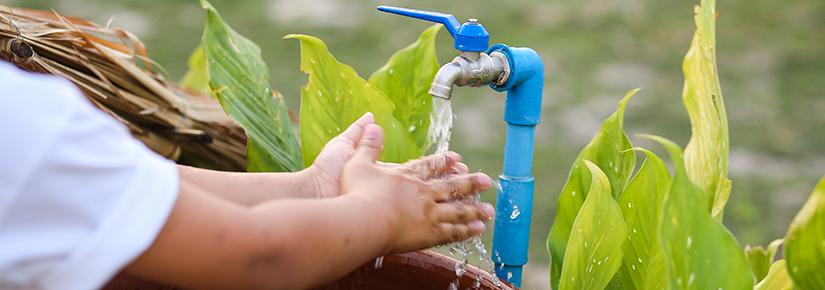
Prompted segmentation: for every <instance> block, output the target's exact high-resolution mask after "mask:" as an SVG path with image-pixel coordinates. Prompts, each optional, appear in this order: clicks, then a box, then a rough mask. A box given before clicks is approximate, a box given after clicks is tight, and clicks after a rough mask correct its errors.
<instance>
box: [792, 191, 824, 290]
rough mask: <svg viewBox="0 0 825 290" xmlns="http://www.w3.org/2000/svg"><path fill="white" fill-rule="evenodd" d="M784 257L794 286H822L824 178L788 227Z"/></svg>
mask: <svg viewBox="0 0 825 290" xmlns="http://www.w3.org/2000/svg"><path fill="white" fill-rule="evenodd" d="M785 258H786V259H787V260H788V269H789V270H790V271H789V272H790V275H791V277H792V278H793V282H794V285H796V287H798V288H799V289H802V290H818V289H825V177H823V178H822V180H820V181H819V184H817V185H816V188H814V191H813V193H811V197H809V198H808V201H807V202H805V205H804V206H802V209H801V210H800V211H799V213H798V214H796V217H794V219H793V222H792V223H791V227H790V229H788V235H787V236H786V237H785Z"/></svg>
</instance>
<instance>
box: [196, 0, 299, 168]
mask: <svg viewBox="0 0 825 290" xmlns="http://www.w3.org/2000/svg"><path fill="white" fill-rule="evenodd" d="M201 6H202V7H203V9H204V10H206V28H205V29H204V32H203V39H202V43H201V47H202V48H203V55H204V58H205V60H206V68H207V70H206V71H207V74H206V75H207V76H208V83H209V89H210V92H211V94H212V95H213V96H214V97H215V98H217V99H218V100H219V101H220V102H221V106H223V109H224V111H226V113H227V114H229V116H231V117H232V118H233V119H234V120H235V121H236V122H238V124H240V125H241V127H242V128H243V129H244V131H246V134H247V136H248V144H247V169H248V170H249V171H296V170H299V169H301V168H302V166H301V153H300V147H299V145H298V139H297V138H296V136H295V132H294V130H293V128H292V123H291V122H290V120H289V113H288V111H287V108H286V105H285V104H284V99H283V97H281V95H280V94H278V93H277V92H273V91H272V90H271V89H270V88H269V69H268V68H267V66H266V63H264V61H263V59H261V49H260V48H259V47H258V46H257V45H255V43H253V42H252V41H250V40H249V39H246V38H245V37H243V36H242V35H240V34H239V33H237V32H235V30H233V29H232V28H231V27H229V25H227V24H226V23H225V22H224V21H223V19H221V16H220V14H218V11H217V10H215V8H214V7H212V5H211V4H209V2H207V1H205V0H202V1H201ZM196 53H197V52H196ZM193 58H194V59H195V60H196V61H194V63H195V64H196V65H197V64H198V61H197V54H195V57H193ZM201 63H202V62H201ZM201 75H203V74H201ZM192 83H197V82H195V81H192Z"/></svg>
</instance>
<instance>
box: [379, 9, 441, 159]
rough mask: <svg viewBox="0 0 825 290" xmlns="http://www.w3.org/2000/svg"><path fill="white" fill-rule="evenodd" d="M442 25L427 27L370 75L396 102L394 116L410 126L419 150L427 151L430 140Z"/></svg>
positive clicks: (382, 90) (392, 100) (404, 125)
mask: <svg viewBox="0 0 825 290" xmlns="http://www.w3.org/2000/svg"><path fill="white" fill-rule="evenodd" d="M440 29H441V25H440V24H437V25H433V26H431V27H430V28H429V29H427V30H425V31H424V32H423V33H421V36H419V38H418V40H417V41H416V42H414V43H413V44H411V45H410V46H407V47H406V48H404V49H402V50H400V51H398V52H396V53H395V54H394V55H393V56H392V57H390V60H389V61H387V64H385V65H384V66H383V67H382V68H380V69H378V70H377V71H375V73H373V74H372V76H371V77H370V79H369V83H370V84H371V85H373V86H374V87H376V88H378V89H379V90H381V92H383V93H384V95H385V96H387V97H388V98H389V99H390V101H391V102H392V103H393V104H395V110H394V111H393V116H395V119H397V120H398V121H399V122H401V124H402V125H403V128H407V131H408V132H409V133H410V135H411V136H412V138H413V140H415V144H416V147H417V148H418V153H419V154H424V153H426V152H427V149H428V148H429V147H430V143H431V142H430V140H429V138H427V133H428V130H429V128H430V112H431V111H432V109H433V106H432V97H431V96H430V94H429V93H428V91H429V89H430V84H431V83H432V81H433V78H435V74H436V72H438V67H439V65H438V59H437V58H436V54H435V37H436V36H437V35H438V31H439V30H440Z"/></svg>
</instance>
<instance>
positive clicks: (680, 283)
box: [648, 136, 754, 289]
mask: <svg viewBox="0 0 825 290" xmlns="http://www.w3.org/2000/svg"><path fill="white" fill-rule="evenodd" d="M648 138H650V139H653V140H655V141H657V142H659V143H661V144H662V145H663V146H665V148H666V149H667V150H668V152H669V153H670V158H671V159H672V160H673V164H674V168H675V171H676V172H675V174H674V176H673V180H672V181H671V183H670V188H669V189H668V192H667V194H666V195H665V207H664V213H663V216H662V223H661V230H660V231H661V235H662V249H663V250H664V255H665V261H666V264H667V272H668V279H669V280H670V285H671V288H672V289H752V288H753V284H754V277H753V273H752V272H751V268H750V265H749V264H748V261H747V259H746V258H745V253H744V252H743V251H741V250H740V249H741V247H739V244H738V242H737V241H736V239H735V238H734V237H733V235H732V234H731V233H730V232H729V231H728V230H727V229H726V228H725V226H724V225H722V224H721V222H719V220H717V219H715V218H714V217H713V216H712V215H711V213H710V212H709V211H707V210H704V206H703V205H705V204H707V201H708V200H710V199H711V196H710V195H709V194H706V193H704V192H703V191H702V189H701V188H699V187H698V186H696V185H695V184H693V183H692V182H691V181H690V178H688V176H687V173H686V172H685V164H684V161H683V159H682V149H681V148H680V147H679V145H676V144H675V143H673V142H671V141H670V140H667V139H665V138H661V137H656V136H648Z"/></svg>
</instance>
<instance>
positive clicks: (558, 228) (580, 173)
mask: <svg viewBox="0 0 825 290" xmlns="http://www.w3.org/2000/svg"><path fill="white" fill-rule="evenodd" d="M638 91H639V89H635V90H631V91H630V92H628V93H627V94H626V95H625V97H624V98H623V99H622V100H621V101H619V105H618V108H617V110H616V112H614V113H613V114H612V115H610V117H608V118H607V119H605V120H604V122H603V123H602V127H601V128H600V129H599V132H597V133H596V136H594V137H593V139H592V140H591V141H590V143H589V144H587V146H586V147H584V149H583V150H582V151H581V152H580V153H579V156H578V157H577V158H576V161H575V162H574V163H573V168H572V169H570V175H569V176H568V178H567V183H566V184H565V185H564V188H562V191H561V195H560V196H559V202H558V204H557V206H556V218H555V220H554V222H553V227H552V229H551V230H550V235H549V236H548V237H547V249H548V251H549V252H550V258H551V265H550V284H551V285H552V287H553V289H558V285H559V278H560V277H561V271H562V264H563V262H564V259H565V250H566V249H567V244H568V240H569V239H570V231H571V229H572V227H573V221H574V220H575V219H576V216H577V215H578V214H579V209H580V208H581V207H582V203H583V202H584V200H585V198H586V197H587V191H588V189H589V188H590V172H589V170H588V169H587V168H586V166H585V165H584V160H590V161H592V162H593V163H594V164H596V165H597V166H598V167H599V168H604V169H605V170H604V173H605V175H606V176H607V179H608V180H609V181H610V187H611V189H610V192H611V195H612V196H613V197H614V198H615V197H617V196H618V195H619V193H621V192H622V189H624V186H625V183H627V180H628V179H629V178H630V174H631V173H632V171H633V167H634V166H635V165H636V156H635V153H633V151H630V150H629V149H630V148H631V147H632V146H631V145H630V140H628V139H627V135H626V134H625V132H624V128H623V123H624V110H625V107H626V106H627V102H628V101H629V100H630V98H631V97H632V96H633V95H634V94H636V92H638Z"/></svg>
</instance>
